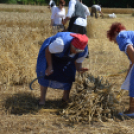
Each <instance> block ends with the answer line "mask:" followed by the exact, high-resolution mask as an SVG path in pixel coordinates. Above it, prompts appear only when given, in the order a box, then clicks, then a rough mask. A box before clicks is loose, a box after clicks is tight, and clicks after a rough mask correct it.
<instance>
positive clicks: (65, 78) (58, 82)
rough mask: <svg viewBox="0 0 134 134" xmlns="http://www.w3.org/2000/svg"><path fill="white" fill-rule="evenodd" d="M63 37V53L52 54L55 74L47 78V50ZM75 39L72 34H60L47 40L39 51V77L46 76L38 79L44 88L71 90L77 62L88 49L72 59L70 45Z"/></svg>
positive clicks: (37, 69) (37, 68) (37, 70)
mask: <svg viewBox="0 0 134 134" xmlns="http://www.w3.org/2000/svg"><path fill="white" fill-rule="evenodd" d="M58 37H61V38H62V40H63V42H64V49H63V52H60V53H57V54H52V64H53V70H54V72H53V73H52V74H51V75H49V76H45V70H46V68H47V62H46V58H45V49H46V48H47V47H48V46H49V44H50V43H51V42H53V41H54V40H55V39H56V38H58ZM73 38H74V37H72V36H70V32H59V33H57V34H56V35H54V36H52V37H50V38H48V39H46V40H45V41H44V43H43V45H42V47H41V49H40V51H39V54H38V58H37V67H36V72H37V77H40V76H44V77H43V78H39V79H38V83H39V84H40V85H42V86H44V87H51V88H55V89H63V90H70V89H71V86H72V82H74V81H75V73H76V68H75V64H74V62H75V60H76V59H78V58H80V57H83V56H84V55H85V53H86V52H87V50H88V48H87V46H86V48H85V49H84V52H81V53H78V54H76V55H75V56H74V57H70V56H69V55H70V43H71V41H72V39H73Z"/></svg>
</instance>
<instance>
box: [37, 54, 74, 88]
mask: <svg viewBox="0 0 134 134" xmlns="http://www.w3.org/2000/svg"><path fill="white" fill-rule="evenodd" d="M74 61H75V59H74V58H70V57H66V58H65V57H64V58H59V57H56V56H54V55H53V56H52V64H53V70H54V72H53V73H52V74H51V75H49V76H45V70H44V71H42V72H40V71H37V77H38V78H39V79H38V83H39V84H40V85H42V86H44V87H50V88H55V89H62V90H70V89H71V86H72V83H73V82H74V81H75V73H76V68H75V64H74ZM45 64H46V68H47V63H45ZM40 77H41V78H40Z"/></svg>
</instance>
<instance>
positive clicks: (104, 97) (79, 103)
mask: <svg viewBox="0 0 134 134" xmlns="http://www.w3.org/2000/svg"><path fill="white" fill-rule="evenodd" d="M76 82H77V85H76V91H77V93H76V95H75V96H73V98H72V102H71V103H69V104H68V107H67V108H66V109H64V110H63V111H62V112H61V114H62V115H63V116H64V117H65V118H67V120H69V121H70V122H83V121H84V122H91V121H109V120H112V118H113V116H114V114H115V112H117V111H116V110H117V107H118V106H119V102H120V101H119V98H120V97H119V95H118V97H116V95H115V93H114V91H113V86H112V85H110V84H109V83H108V82H107V81H106V82H104V80H103V79H102V78H99V77H98V78H94V77H93V76H92V75H91V74H79V75H78V76H77V77H76ZM118 110H119V109H118Z"/></svg>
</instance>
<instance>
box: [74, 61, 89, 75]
mask: <svg viewBox="0 0 134 134" xmlns="http://www.w3.org/2000/svg"><path fill="white" fill-rule="evenodd" d="M75 67H76V70H77V71H78V72H81V73H84V72H85V71H88V68H83V67H82V63H76V62H75Z"/></svg>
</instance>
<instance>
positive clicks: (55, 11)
mask: <svg viewBox="0 0 134 134" xmlns="http://www.w3.org/2000/svg"><path fill="white" fill-rule="evenodd" d="M56 9H57V8H53V10H52V15H51V19H54V18H55V17H54V16H55V14H56V13H57V10H56Z"/></svg>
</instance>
